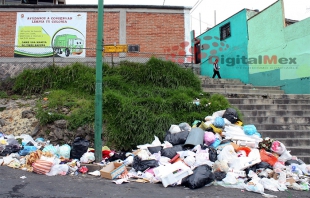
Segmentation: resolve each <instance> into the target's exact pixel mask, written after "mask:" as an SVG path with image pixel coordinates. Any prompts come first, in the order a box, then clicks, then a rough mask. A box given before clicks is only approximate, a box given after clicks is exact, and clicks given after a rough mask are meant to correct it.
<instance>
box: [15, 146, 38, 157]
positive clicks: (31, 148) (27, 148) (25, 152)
mask: <svg viewBox="0 0 310 198" xmlns="http://www.w3.org/2000/svg"><path fill="white" fill-rule="evenodd" d="M37 149H38V148H37V147H35V146H24V148H23V149H22V150H20V151H19V152H18V154H19V155H20V156H26V155H28V154H29V153H31V152H34V151H36V150H37Z"/></svg>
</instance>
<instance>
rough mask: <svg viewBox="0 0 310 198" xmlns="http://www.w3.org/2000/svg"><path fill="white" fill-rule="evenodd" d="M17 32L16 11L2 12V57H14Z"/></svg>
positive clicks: (0, 54) (0, 21) (0, 33)
mask: <svg viewBox="0 0 310 198" xmlns="http://www.w3.org/2000/svg"><path fill="white" fill-rule="evenodd" d="M15 32H16V12H0V45H5V46H4V47H1V49H2V50H0V57H13V55H14V44H15Z"/></svg>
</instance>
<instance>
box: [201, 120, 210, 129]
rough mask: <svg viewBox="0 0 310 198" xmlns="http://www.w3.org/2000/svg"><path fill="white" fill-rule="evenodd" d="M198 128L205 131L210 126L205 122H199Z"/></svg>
mask: <svg viewBox="0 0 310 198" xmlns="http://www.w3.org/2000/svg"><path fill="white" fill-rule="evenodd" d="M199 128H201V129H202V130H204V131H206V130H207V129H209V128H210V125H207V124H206V123H205V122H201V124H200V125H199Z"/></svg>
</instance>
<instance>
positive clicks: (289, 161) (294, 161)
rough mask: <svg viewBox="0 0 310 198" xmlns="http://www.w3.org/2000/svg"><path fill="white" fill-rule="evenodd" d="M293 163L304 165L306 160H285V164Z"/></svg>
mask: <svg viewBox="0 0 310 198" xmlns="http://www.w3.org/2000/svg"><path fill="white" fill-rule="evenodd" d="M291 164H298V165H302V164H304V162H303V161H301V160H287V161H286V162H285V166H289V165H291Z"/></svg>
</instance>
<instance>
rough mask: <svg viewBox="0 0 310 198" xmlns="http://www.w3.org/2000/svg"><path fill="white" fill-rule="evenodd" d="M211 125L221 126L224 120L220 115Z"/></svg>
mask: <svg viewBox="0 0 310 198" xmlns="http://www.w3.org/2000/svg"><path fill="white" fill-rule="evenodd" d="M213 125H214V126H215V127H217V128H223V127H224V125H225V121H224V118H222V117H216V118H215V120H214V122H213Z"/></svg>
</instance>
